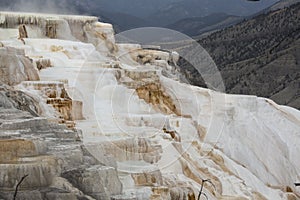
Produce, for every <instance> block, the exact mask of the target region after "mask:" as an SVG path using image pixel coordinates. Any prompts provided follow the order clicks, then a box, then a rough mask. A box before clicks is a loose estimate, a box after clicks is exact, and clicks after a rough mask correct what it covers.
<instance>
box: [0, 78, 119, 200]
mask: <svg viewBox="0 0 300 200" xmlns="http://www.w3.org/2000/svg"><path fill="white" fill-rule="evenodd" d="M37 113H38V105H37V102H35V100H34V99H33V98H31V97H29V96H28V95H27V94H25V93H24V92H21V91H16V90H14V89H13V88H11V87H9V86H7V85H3V84H2V85H1V86H0V130H1V131H0V199H5V200H6V199H13V194H14V189H15V186H16V184H17V183H18V181H20V180H21V178H22V177H23V176H24V175H27V174H28V177H27V178H25V179H24V181H23V182H22V184H21V186H20V191H19V192H18V196H17V199H20V200H21V199H22V200H24V199H25V200H27V199H28V200H29V199H37V200H39V199H41V200H42V199H47V200H50V199H51V200H52V199H57V200H59V199H63V200H65V199H67V200H68V199H70V200H71V199H72V200H73V199H81V200H82V199H87V200H91V199H93V198H92V197H90V196H87V195H86V194H91V195H92V196H93V197H94V198H95V199H110V196H111V195H117V194H120V193H121V191H122V184H121V182H120V180H119V179H118V175H117V172H116V169H115V167H116V164H115V161H111V162H101V163H102V164H101V165H99V164H100V162H99V161H97V159H95V158H94V157H93V156H92V155H91V154H90V153H89V152H88V151H87V150H86V149H85V148H84V147H83V144H82V142H81V141H80V131H76V130H71V129H67V127H66V126H65V125H59V124H58V123H57V122H55V121H54V122H50V121H49V120H48V119H46V118H42V117H38V114H37ZM104 158H105V157H104ZM110 159H112V158H110ZM105 163H106V164H107V165H109V164H110V163H112V165H113V167H110V166H104V164H105ZM70 171H71V172H72V173H71V174H72V175H70ZM73 172H74V174H73ZM62 175H63V176H64V177H66V179H63V178H61V176H62ZM69 181H70V182H71V183H72V184H71V183H70V182H69Z"/></svg>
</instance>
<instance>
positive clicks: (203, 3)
mask: <svg viewBox="0 0 300 200" xmlns="http://www.w3.org/2000/svg"><path fill="white" fill-rule="evenodd" d="M276 2H278V0H264V1H258V2H251V1H247V0H226V3H224V0H182V1H180V2H175V3H172V4H169V5H167V6H165V7H161V8H159V9H158V10H157V12H155V13H154V14H151V15H149V16H148V18H152V19H153V20H154V21H157V22H159V25H160V26H166V25H168V24H172V23H175V22H176V21H178V20H181V19H185V18H193V17H204V16H208V15H211V14H213V13H225V14H228V15H235V16H248V15H251V14H254V13H257V12H259V11H261V10H263V9H264V8H267V7H269V6H271V5H273V4H274V3H276Z"/></svg>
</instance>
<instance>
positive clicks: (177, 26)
mask: <svg viewBox="0 0 300 200" xmlns="http://www.w3.org/2000/svg"><path fill="white" fill-rule="evenodd" d="M242 19H243V18H242V17H238V16H233V15H227V14H225V13H214V14H211V15H209V16H206V17H193V18H186V19H182V20H179V21H177V22H175V23H174V24H171V25H168V26H167V28H170V29H173V30H176V31H179V32H181V33H184V34H186V35H189V36H197V35H200V34H202V33H204V32H208V31H212V30H217V29H222V28H225V27H228V26H230V25H233V24H236V23H238V22H240V21H241V20H242Z"/></svg>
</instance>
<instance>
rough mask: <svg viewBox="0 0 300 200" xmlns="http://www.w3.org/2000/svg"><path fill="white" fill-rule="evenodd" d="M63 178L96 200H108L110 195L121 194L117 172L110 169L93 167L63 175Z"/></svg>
mask: <svg viewBox="0 0 300 200" xmlns="http://www.w3.org/2000/svg"><path fill="white" fill-rule="evenodd" d="M63 177H64V178H66V179H67V180H68V181H70V182H71V183H72V184H73V185H74V186H75V187H77V188H79V189H80V190H81V191H83V192H84V193H85V194H87V195H89V196H92V197H94V198H96V199H110V196H111V195H117V194H120V193H121V192H122V184H121V182H120V180H119V179H118V175H117V171H116V170H115V169H114V168H112V167H105V166H93V167H90V168H86V169H74V170H70V171H67V172H65V173H63Z"/></svg>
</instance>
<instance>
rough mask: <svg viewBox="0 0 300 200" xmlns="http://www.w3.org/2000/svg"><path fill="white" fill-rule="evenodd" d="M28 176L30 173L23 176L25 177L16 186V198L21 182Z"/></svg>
mask: <svg viewBox="0 0 300 200" xmlns="http://www.w3.org/2000/svg"><path fill="white" fill-rule="evenodd" d="M27 176H28V174H27V175H25V176H23V177H22V178H21V180H20V181H19V182H18V184H17V186H16V189H15V194H14V200H16V198H17V194H18V188H19V186H20V185H21V183H22V182H23V181H24V179H25V178H26V177H27Z"/></svg>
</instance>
